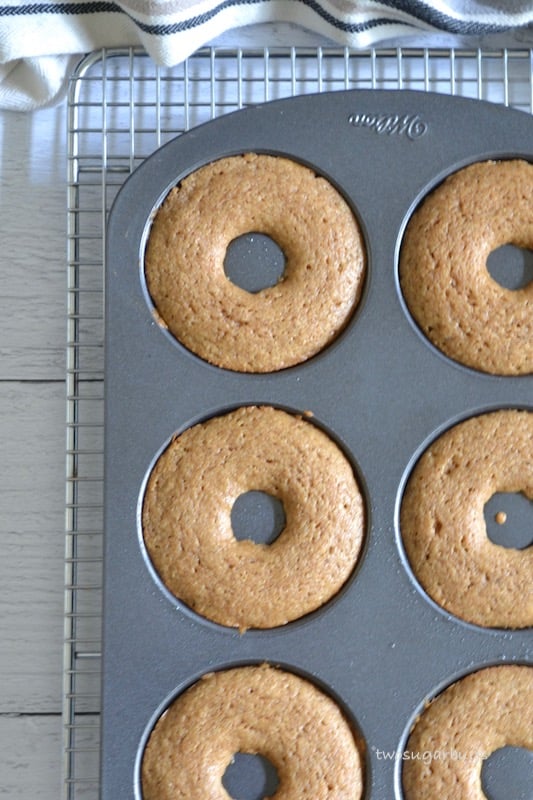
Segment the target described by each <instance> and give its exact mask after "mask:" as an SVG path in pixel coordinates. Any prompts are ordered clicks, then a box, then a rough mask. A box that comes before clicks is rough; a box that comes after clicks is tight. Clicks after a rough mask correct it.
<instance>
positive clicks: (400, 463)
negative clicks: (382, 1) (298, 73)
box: [101, 90, 533, 800]
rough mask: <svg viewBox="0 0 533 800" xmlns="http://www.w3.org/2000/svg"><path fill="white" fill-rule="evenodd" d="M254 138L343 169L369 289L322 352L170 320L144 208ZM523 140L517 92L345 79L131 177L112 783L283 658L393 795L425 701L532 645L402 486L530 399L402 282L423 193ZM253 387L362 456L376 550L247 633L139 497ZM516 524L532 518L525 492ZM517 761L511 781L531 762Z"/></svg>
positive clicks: (120, 317)
mask: <svg viewBox="0 0 533 800" xmlns="http://www.w3.org/2000/svg"><path fill="white" fill-rule="evenodd" d="M246 152H256V153H269V154H274V155H283V156H286V157H288V158H292V159H295V160H297V161H300V162H302V163H304V164H306V165H308V166H311V167H312V168H313V169H314V170H315V171H316V173H317V174H320V175H322V176H324V177H325V178H327V179H328V180H330V181H331V182H332V184H333V185H334V186H336V187H337V189H338V190H339V191H340V192H341V193H342V194H343V195H344V196H345V198H346V199H347V201H348V202H349V203H350V204H351V206H352V208H353V210H354V213H355V214H356V216H357V218H358V220H359V223H360V225H361V228H362V231H363V234H364V238H365V242H366V248H367V254H368V272H367V277H366V283H365V288H364V292H363V296H362V299H361V302H360V305H359V308H358V310H357V311H356V313H355V314H354V316H353V319H352V320H351V321H350V323H349V324H348V326H347V327H346V329H345V330H344V331H343V332H342V334H341V335H340V336H339V337H338V338H337V339H336V340H335V342H334V343H333V344H331V345H330V346H329V347H327V348H326V349H325V350H324V351H323V352H321V353H320V354H318V355H316V356H315V357H313V358H312V359H310V360H309V361H307V362H305V363H303V364H300V365H298V366H295V367H290V368H288V369H284V370H282V371H279V372H274V373H268V374H242V373H237V372H232V371H228V370H224V369H221V368H218V367H215V366H212V365H210V364H208V363H206V362H205V361H202V360H201V359H200V358H198V357H197V356H195V355H193V354H192V353H191V352H189V351H188V350H187V349H186V348H184V347H183V346H182V345H181V344H180V343H178V342H177V341H176V340H174V339H173V338H172V336H171V335H170V334H169V333H168V331H167V330H165V328H164V326H162V325H161V324H160V321H159V320H158V316H157V313H155V310H154V308H153V306H152V304H151V300H150V297H149V295H148V292H147V289H146V286H145V282H144V275H143V258H144V248H145V244H146V239H147V236H148V233H149V228H150V223H151V220H152V219H153V215H154V213H155V211H156V210H157V208H158V206H159V205H160V203H161V202H162V200H163V199H164V198H165V196H166V194H167V192H168V191H169V190H170V188H171V187H173V186H174V185H176V184H177V183H179V181H180V180H181V179H183V178H184V177H185V176H186V175H188V174H189V173H190V172H192V171H193V170H195V169H197V168H198V167H200V166H202V165H204V164H207V163H209V162H211V161H213V160H215V159H218V158H220V157H223V156H229V155H235V154H240V153H246ZM515 157H519V158H523V159H526V160H533V120H532V119H531V118H530V117H529V116H528V115H526V114H524V113H522V112H520V111H511V110H508V109H506V108H504V107H500V106H496V105H492V104H489V103H485V102H483V101H478V100H467V99H462V98H454V97H446V96H440V95H436V94H435V95H433V94H426V93H418V92H411V91H385V90H383V91H372V90H368V91H364V90H363V91H339V92H331V93H325V94H320V95H309V96H302V97H297V98H291V99H287V100H280V101H275V102H271V103H265V104H264V105H260V106H256V107H251V108H248V109H245V110H241V111H238V112H235V113H233V114H229V115H227V116H224V117H221V118H219V119H217V120H215V121H213V122H208V123H206V124H204V125H202V126H200V127H198V128H196V129H194V130H192V131H190V132H189V133H186V134H184V135H182V136H180V137H179V138H177V139H175V140H173V141H171V142H170V143H168V144H167V145H165V146H164V147H162V148H161V149H160V150H158V151H156V152H155V153H154V154H153V155H152V156H150V157H149V158H148V159H147V160H146V161H145V162H144V163H143V164H142V165H141V166H140V167H139V168H138V169H137V170H136V171H135V172H134V173H133V175H132V176H131V177H130V178H129V179H128V181H127V182H126V183H125V185H124V186H123V188H122V189H121V191H120V192H119V195H118V196H117V199H116V201H115V203H114V206H113V209H112V212H111V215H110V219H109V224H108V229H107V259H106V286H105V302H106V321H105V348H106V369H105V387H106V392H105V426H106V427H105V559H104V570H105V576H104V577H105V581H104V651H103V709H102V711H103V718H102V776H101V777H102V798H103V800H129V799H130V798H136V799H137V800H140V798H141V797H142V794H141V789H140V764H141V759H142V752H143V748H144V745H145V743H146V740H147V737H148V736H149V733H150V730H151V728H152V726H153V725H154V723H155V721H156V720H157V718H158V716H159V715H160V714H161V713H162V711H163V710H164V709H165V707H166V706H167V705H168V704H169V702H170V701H171V700H172V699H173V698H175V697H176V696H177V695H178V694H179V693H180V692H181V691H182V690H183V689H184V688H186V687H187V686H189V685H190V684H191V683H193V682H194V681H195V680H196V679H198V678H199V677H200V676H202V675H203V674H205V673H207V672H210V671H212V670H217V669H221V668H225V667H229V666H235V665H240V664H250V663H261V662H269V663H271V664H276V665H281V666H283V667H285V668H286V669H290V670H293V671H295V672H297V673H299V674H302V675H304V676H307V677H308V678H310V679H311V680H313V681H315V682H316V683H317V684H318V685H319V686H321V687H323V688H324V689H325V690H326V691H327V692H329V693H330V694H331V695H332V696H333V697H334V698H335V699H337V701H338V702H339V703H340V704H341V706H342V707H343V708H344V710H345V711H346V713H347V714H348V716H349V717H350V718H351V719H352V720H353V721H354V723H355V724H356V726H357V727H358V729H359V731H360V733H361V734H362V736H363V737H364V740H365V742H366V753H367V769H366V786H367V788H366V794H365V797H366V798H372V799H373V800H388V798H392V797H395V798H397V800H399V798H401V796H402V794H401V765H402V757H401V756H402V752H403V750H404V748H405V743H406V737H407V735H408V732H409V729H410V727H411V725H412V723H413V721H414V719H415V718H416V716H417V715H418V714H419V713H420V711H421V710H422V709H423V707H424V705H425V704H426V703H427V702H428V700H429V699H431V698H432V697H433V696H434V695H435V694H437V693H438V692H439V691H440V690H442V689H443V688H444V687H446V686H447V685H448V684H450V683H452V682H453V681H454V680H456V679H457V678H458V677H460V676H462V675H464V674H466V673H468V672H471V671H473V670H476V669H478V668H480V667H483V666H487V665H493V664H503V663H511V662H512V663H524V664H533V639H532V632H531V630H530V629H528V630H515V631H510V630H497V629H496V630H495V629H483V628H480V627H476V626H474V625H471V624H468V623H465V622H463V621H461V620H460V619H458V618H456V617H454V616H452V615H450V614H448V613H446V612H445V611H443V610H442V609H441V608H439V607H438V606H437V605H436V604H435V603H434V602H433V601H431V600H430V599H429V598H428V596H427V595H426V594H425V592H424V591H423V589H422V588H421V587H420V586H419V584H418V583H417V581H416V578H415V577H414V576H413V574H412V573H411V571H410V568H409V564H408V562H407V560H406V558H405V555H404V552H403V548H402V545H401V537H400V533H399V528H398V510H399V505H400V502H401V497H402V491H403V489H404V486H405V483H406V480H407V478H408V476H409V473H410V471H411V469H412V468H413V465H414V464H415V462H416V460H417V458H418V457H419V456H420V455H421V453H422V452H423V450H424V449H425V448H426V447H427V445H428V443H429V442H431V441H432V440H433V439H434V438H435V437H437V436H438V435H439V434H440V433H441V432H442V431H444V430H446V429H447V428H449V427H450V426H451V425H453V424H454V423H456V422H458V421H460V420H463V419H466V418H468V417H470V416H473V415H476V414H480V413H483V412H486V411H490V410H494V409H500V408H526V409H528V408H531V407H532V406H533V377H532V376H523V377H506V378H505V377H497V376H492V375H488V374H483V373H481V372H476V371H474V370H472V369H469V368H466V367H463V366H461V365H459V364H457V363H455V362H453V361H451V360H450V359H448V358H447V357H445V356H444V355H442V354H441V353H440V352H439V351H437V350H436V349H435V348H434V347H433V346H432V345H431V344H430V343H429V342H428V341H427V340H426V339H425V337H424V336H423V335H422V333H421V332H420V331H419V329H418V328H417V326H416V324H415V323H414V322H413V320H412V319H411V317H410V315H409V312H408V310H407V308H406V305H405V303H404V301H403V299H402V296H401V291H400V287H399V280H398V255H399V249H400V245H401V241H402V234H403V231H404V229H405V226H406V224H407V222H408V220H409V217H410V215H411V214H412V212H413V210H414V209H415V208H416V206H417V204H419V203H420V201H421V200H422V199H423V197H424V196H425V195H426V194H427V193H428V192H429V191H430V190H431V189H432V188H433V187H435V186H436V185H438V184H439V183H440V182H441V181H442V180H443V179H444V178H445V177H446V176H447V175H449V174H450V173H452V172H454V171H456V170H458V169H459V168H461V167H463V166H465V165H467V164H470V163H473V162H476V161H483V160H486V159H505V158H515ZM482 202H483V198H482V197H480V203H482ZM245 404H260V405H263V404H270V405H274V406H278V407H281V408H284V409H288V410H290V411H294V412H295V413H302V412H304V411H305V412H307V411H310V412H312V415H313V417H312V422H311V424H317V425H319V426H321V427H322V428H323V429H324V430H325V431H326V432H328V433H329V434H330V435H331V436H332V437H333V438H334V439H335V441H337V442H338V443H339V444H340V446H341V447H342V448H343V450H344V451H345V453H346V454H347V455H348V457H349V458H350V459H351V461H352V463H353V465H354V469H355V470H356V473H357V475H358V478H359V480H360V483H361V485H362V487H363V489H364V493H365V498H366V504H367V518H368V520H367V533H366V544H365V549H364V553H363V556H362V559H361V563H360V564H359V566H358V568H357V570H356V572H355V574H354V576H353V578H352V580H350V581H349V582H348V584H347V585H346V586H345V587H344V589H343V590H342V591H341V592H340V593H339V595H338V596H337V597H335V598H334V599H333V600H331V601H330V602H329V603H327V604H326V605H325V606H324V607H323V608H321V609H319V610H317V611H315V612H313V613H312V614H310V615H309V616H308V617H305V618H303V619H300V620H298V621H295V622H292V623H289V624H287V625H286V626H283V627H279V628H276V629H272V630H248V631H246V632H245V633H241V632H239V631H237V630H234V629H231V628H226V627H223V626H221V625H217V624H215V623H212V622H210V621H208V620H206V619H204V618H202V617H200V616H199V615H197V614H195V613H194V612H193V611H192V610H191V609H189V608H187V607H186V606H185V605H184V604H183V603H181V602H180V601H179V600H178V599H176V598H174V597H172V596H171V595H170V593H169V592H168V591H167V590H166V589H165V588H164V587H163V586H162V585H161V583H160V582H159V579H158V577H157V575H156V574H155V572H154V570H153V569H152V567H151V565H150V561H149V558H148V556H147V554H146V552H145V550H144V547H143V542H142V532H141V530H140V511H141V506H142V497H143V491H144V487H145V484H146V480H147V478H148V476H149V473H150V470H151V468H152V466H153V464H154V462H155V460H156V458H157V456H158V455H159V454H160V453H161V452H162V450H163V449H164V448H165V447H166V445H167V444H168V443H169V442H170V440H171V439H172V437H173V436H174V435H176V434H179V433H180V432H181V431H183V430H185V429H186V428H188V427H189V426H191V425H193V424H195V423H197V422H199V421H202V420H205V419H208V418H210V417H212V416H214V415H217V414H220V413H223V412H225V411H227V410H230V409H233V408H235V407H238V406H241V405H245ZM530 505H531V504H529V506H530ZM517 525H518V527H519V528H525V527H526V526H529V527H531V508H530V507H529V508H528V509H526V512H525V513H524V514H523V515H522V516H520V517H519V521H518V522H516V523H515V526H514V527H515V528H516V526H517ZM384 754H387V755H386V756H384ZM505 768H506V767H505V765H504V766H503V767H501V770H505ZM508 770H509V774H508V776H507V780H508V782H509V784H508V785H511V782H512V781H514V782H515V783H516V780H517V775H518V772H519V771H520V768H519V767H517V765H516V759H511V767H508ZM517 770H518V772H517ZM502 774H503V773H501V771H500V778H499V779H500V780H501V778H502ZM504 778H505V775H504ZM518 779H520V776H519V775H518ZM489 790H490V787H489V788H488V789H487V791H489ZM524 796H525V795H524ZM443 800H444V799H443Z"/></svg>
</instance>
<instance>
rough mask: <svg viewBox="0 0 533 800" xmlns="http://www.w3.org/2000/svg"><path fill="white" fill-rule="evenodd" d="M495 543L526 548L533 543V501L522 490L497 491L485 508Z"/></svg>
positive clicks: (490, 534) (492, 540)
mask: <svg viewBox="0 0 533 800" xmlns="http://www.w3.org/2000/svg"><path fill="white" fill-rule="evenodd" d="M483 513H484V516H485V524H486V526H487V536H488V537H489V539H490V540H491V542H493V543H494V544H497V545H500V546H501V547H507V548H511V549H514V550H525V548H526V547H530V546H531V545H532V544H533V524H532V523H533V501H531V500H530V499H529V498H528V497H526V495H525V494H523V493H522V492H496V493H495V494H493V495H492V497H491V498H490V500H488V502H487V503H485V507H484V510H483Z"/></svg>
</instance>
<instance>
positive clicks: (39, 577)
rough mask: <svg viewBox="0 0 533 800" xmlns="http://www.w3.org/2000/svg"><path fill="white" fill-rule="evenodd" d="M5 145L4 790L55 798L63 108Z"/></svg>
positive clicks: (17, 123)
mask: <svg viewBox="0 0 533 800" xmlns="http://www.w3.org/2000/svg"><path fill="white" fill-rule="evenodd" d="M287 31H288V32H287ZM521 38H522V39H523V37H521ZM529 38H530V41H531V39H533V35H530V37H529ZM218 41H220V42H222V43H224V44H241V45H248V44H252V43H257V42H258V41H259V43H268V44H276V43H285V44H286V43H287V42H288V43H294V44H304V43H308V42H310V41H312V42H313V43H316V41H317V39H316V37H312V36H310V35H309V34H304V33H303V32H299V31H295V30H294V29H291V28H290V27H287V26H283V28H278V27H276V26H272V27H271V28H269V29H268V35H267V36H266V37H265V28H264V27H261V28H259V29H258V30H257V31H255V30H254V29H252V30H250V29H247V30H245V31H241V32H236V33H235V34H233V35H231V36H230V35H227V36H226V37H222V39H221V40H218ZM0 147H1V154H2V161H1V173H0V220H1V222H0V224H1V231H2V245H1V250H0V252H1V256H0V258H1V269H0V441H1V449H2V456H1V464H2V467H1V470H2V471H1V483H0V794H1V795H2V796H3V797H7V798H9V799H10V800H11V799H13V800H14V799H15V798H21V800H22V798H24V800H27V798H30V797H33V798H43V799H44V800H57V798H58V797H60V795H61V768H60V765H61V760H62V737H61V702H62V670H63V661H62V646H63V598H64V530H65V524H64V519H65V511H64V507H65V343H66V260H67V256H66V228H67V219H66V175H67V170H66V104H65V103H64V102H63V103H62V104H61V105H59V106H58V107H56V108H51V109H47V110H42V111H37V112H34V113H31V114H24V113H12V112H4V113H0Z"/></svg>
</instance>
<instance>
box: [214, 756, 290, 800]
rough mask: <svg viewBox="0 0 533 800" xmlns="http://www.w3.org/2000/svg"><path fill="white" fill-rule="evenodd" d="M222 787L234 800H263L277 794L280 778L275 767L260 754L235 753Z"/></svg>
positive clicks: (223, 778)
mask: <svg viewBox="0 0 533 800" xmlns="http://www.w3.org/2000/svg"><path fill="white" fill-rule="evenodd" d="M222 785H223V786H224V788H225V790H226V791H227V793H228V794H229V796H230V797H231V798H233V800H262V799H263V798H264V797H272V795H273V794H274V793H275V792H276V790H277V788H278V785H279V777H278V773H277V770H276V768H275V767H274V765H273V764H272V763H271V762H270V761H269V760H268V758H265V756H263V755H261V754H260V753H257V754H255V753H235V755H234V756H233V758H232V760H231V762H230V764H229V765H228V767H227V768H226V771H225V773H224V775H223V777H222Z"/></svg>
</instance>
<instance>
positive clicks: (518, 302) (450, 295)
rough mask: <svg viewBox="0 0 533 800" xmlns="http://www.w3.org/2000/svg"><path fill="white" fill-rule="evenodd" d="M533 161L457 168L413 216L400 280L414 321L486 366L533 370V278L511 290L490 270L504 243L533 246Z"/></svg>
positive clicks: (443, 345) (454, 352)
mask: <svg viewBox="0 0 533 800" xmlns="http://www.w3.org/2000/svg"><path fill="white" fill-rule="evenodd" d="M532 208H533V165H532V164H529V163H527V162H526V161H521V160H514V161H486V162H481V163H478V164H473V165H471V166H469V167H466V168H465V169H462V170H460V171H459V172H456V173H455V174H453V175H451V176H450V177H449V178H447V180H445V181H444V183H443V184H441V185H440V186H439V187H438V188H437V189H435V191H433V192H432V193H431V194H430V195H429V196H428V197H427V198H426V199H425V200H424V202H423V203H422V205H421V206H420V208H419V209H418V210H417V211H416V212H415V214H414V215H413V217H412V219H411V220H410V222H409V224H408V226H407V229H406V231H405V236H404V239H403V244H402V247H401V252H400V265H399V270H400V283H401V288H402V292H403V295H404V298H405V300H406V302H407V305H408V307H409V310H410V312H411V314H412V315H413V317H414V319H415V321H416V322H417V323H418V325H419V326H420V328H421V329H422V331H423V332H424V333H425V334H426V336H427V337H428V338H429V339H430V341H431V342H433V344H434V345H435V346H436V347H438V348H439V349H440V350H441V351H442V352H443V353H445V354H446V355H447V356H450V358H453V359H455V360H456V361H459V362H460V363H461V364H465V365H467V366H469V367H474V368H475V369H478V370H481V371H483V372H488V373H494V374H498V375H523V374H527V373H531V372H533V323H532V319H533V312H532V308H533V282H532V283H529V284H528V285H527V286H525V287H523V288H521V289H517V290H510V289H506V288H504V287H503V286H501V285H500V284H498V283H497V282H496V281H495V280H494V279H493V278H492V277H491V276H490V274H489V272H488V270H487V258H488V256H489V254H490V253H491V252H492V251H493V250H496V249H497V248H498V247H501V246H502V245H505V244H513V245H515V246H517V247H523V248H527V249H530V250H531V249H533V213H532V211H531V209H532Z"/></svg>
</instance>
